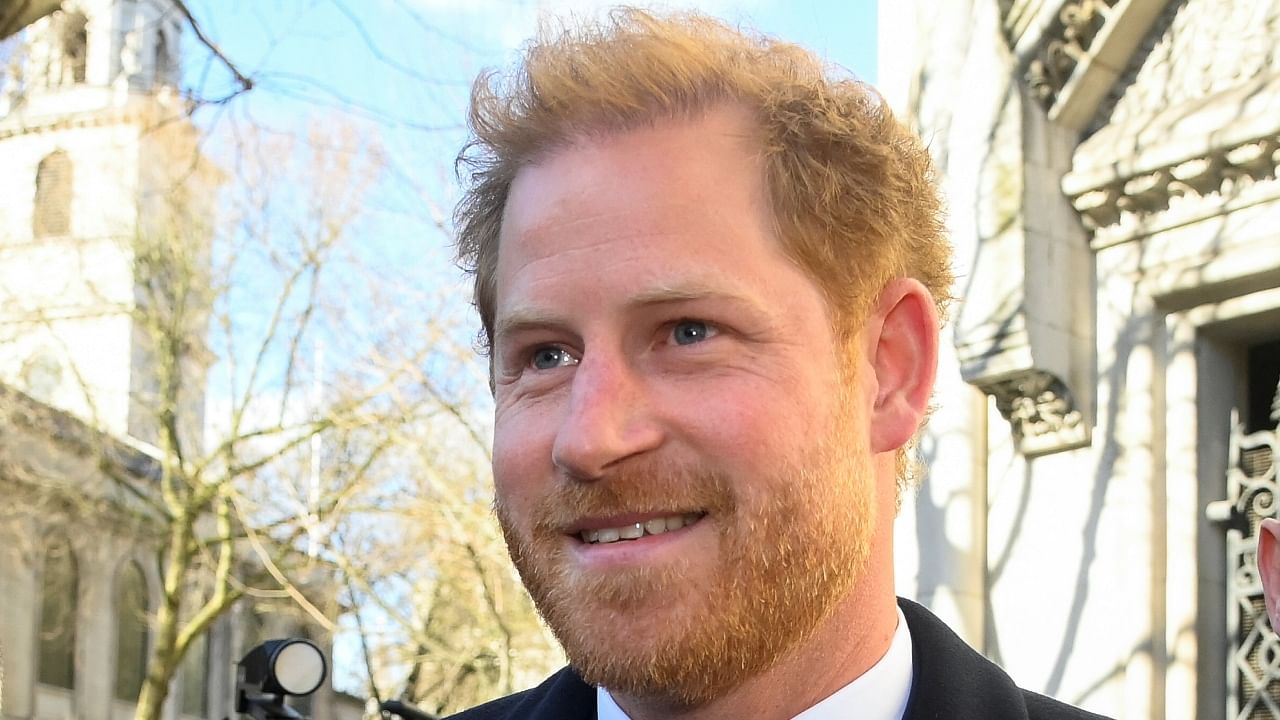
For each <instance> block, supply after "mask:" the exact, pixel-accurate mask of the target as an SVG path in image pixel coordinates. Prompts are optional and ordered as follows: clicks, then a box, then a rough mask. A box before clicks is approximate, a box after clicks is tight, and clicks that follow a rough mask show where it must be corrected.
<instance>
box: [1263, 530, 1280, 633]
mask: <svg viewBox="0 0 1280 720" xmlns="http://www.w3.org/2000/svg"><path fill="white" fill-rule="evenodd" d="M1277 542H1280V521H1277V520H1276V519H1275V518H1263V520H1262V527H1260V528H1259V529H1258V574H1259V575H1261V576H1262V594H1263V596H1264V597H1265V598H1266V600H1267V616H1268V617H1270V618H1271V627H1272V629H1276V628H1280V607H1277V605H1278V604H1280V555H1278V554H1277V553H1276V543H1277Z"/></svg>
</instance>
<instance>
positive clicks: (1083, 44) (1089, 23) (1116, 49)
mask: <svg viewBox="0 0 1280 720" xmlns="http://www.w3.org/2000/svg"><path fill="white" fill-rule="evenodd" d="M1168 2H1169V0H1040V1H1039V2H1031V1H1030V0H1020V1H1019V2H1013V3H1006V4H1005V6H1004V7H1002V10H1004V14H1003V16H1002V17H1003V26H1004V32H1005V39H1006V41H1007V42H1008V44H1009V47H1010V49H1011V50H1012V51H1013V53H1014V55H1015V56H1016V58H1017V63H1018V68H1019V70H1018V71H1017V72H1018V74H1019V75H1021V78H1022V82H1023V85H1024V86H1025V87H1026V88H1027V89H1028V92H1029V93H1030V95H1031V96H1032V97H1033V98H1035V99H1036V100H1037V101H1038V103H1039V104H1040V106H1041V107H1042V108H1043V109H1044V110H1045V111H1046V112H1047V113H1048V115H1049V119H1050V120H1052V121H1054V122H1055V123H1057V124H1059V125H1061V126H1062V127H1065V128H1068V129H1070V130H1073V131H1076V132H1079V131H1081V130H1083V129H1084V128H1085V127H1086V126H1087V125H1088V124H1089V123H1090V122H1091V121H1092V120H1093V119H1094V118H1095V116H1096V114H1097V112H1098V109H1099V107H1100V106H1101V105H1102V104H1103V103H1104V101H1105V100H1106V99H1107V97H1108V95H1109V93H1110V92H1111V91H1112V88H1113V87H1114V86H1115V84H1116V82H1117V80H1119V78H1120V72H1121V69H1123V68H1124V67H1125V66H1126V65H1128V64H1129V59H1130V57H1131V56H1132V55H1133V54H1134V52H1135V50H1137V48H1138V47H1139V46H1140V45H1141V44H1142V41H1143V39H1144V38H1145V37H1146V36H1147V32H1148V30H1149V29H1150V28H1151V27H1152V25H1153V23H1154V21H1155V20H1156V19H1157V18H1158V17H1159V16H1160V14H1161V12H1162V11H1163V10H1164V9H1165V8H1166V7H1167V4H1168ZM1175 4H1176V3H1175Z"/></svg>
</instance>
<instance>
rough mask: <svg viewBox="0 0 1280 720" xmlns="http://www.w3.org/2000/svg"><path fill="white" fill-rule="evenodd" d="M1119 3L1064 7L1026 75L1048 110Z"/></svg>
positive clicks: (1081, 2) (1072, 2) (1081, 0)
mask: <svg viewBox="0 0 1280 720" xmlns="http://www.w3.org/2000/svg"><path fill="white" fill-rule="evenodd" d="M1120 1H1121V0H1067V2H1065V3H1063V5H1062V8H1061V9H1060V10H1059V11H1058V15H1057V18H1056V21H1055V22H1054V24H1053V25H1052V26H1051V27H1050V28H1049V31H1048V32H1046V33H1045V37H1044V39H1043V40H1042V41H1041V43H1040V47H1039V50H1038V52H1037V53H1036V54H1035V57H1033V58H1032V59H1031V61H1030V62H1029V63H1027V69H1026V71H1025V72H1024V74H1023V79H1024V80H1025V81H1026V83H1027V87H1028V88H1030V89H1031V94H1032V96H1033V97H1035V98H1036V99H1037V100H1039V101H1040V104H1041V105H1043V106H1044V108H1045V109H1046V110H1048V109H1050V108H1052V107H1053V105H1054V103H1055V102H1056V101H1057V99H1058V95H1059V93H1061V92H1062V89H1063V88H1064V87H1065V86H1066V84H1067V81H1068V80H1070V79H1071V75H1072V73H1074V72H1075V69H1076V66H1077V65H1079V64H1080V62H1081V61H1082V60H1084V59H1085V58H1086V57H1087V56H1088V55H1089V49H1090V47H1091V46H1092V45H1093V42H1094V40H1095V39H1096V38H1097V37H1098V35H1099V33H1100V32H1101V31H1102V28H1103V26H1104V25H1106V24H1107V22H1108V21H1109V20H1110V19H1111V16H1112V10H1113V8H1115V6H1116V5H1117V4H1119V3H1120Z"/></svg>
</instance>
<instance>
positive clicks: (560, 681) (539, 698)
mask: <svg viewBox="0 0 1280 720" xmlns="http://www.w3.org/2000/svg"><path fill="white" fill-rule="evenodd" d="M588 705H589V708H590V717H591V718H594V717H595V688H593V687H591V686H590V685H587V684H586V683H584V682H583V681H582V679H581V678H579V677H578V674H577V673H576V672H574V671H573V669H572V668H568V667H565V668H562V669H561V670H560V671H559V672H557V673H555V674H554V675H552V676H551V677H549V678H547V679H546V680H543V681H542V684H541V685H538V686H537V687H533V688H529V689H528V690H522V691H520V692H518V693H513V694H511V695H507V696H505V697H500V698H498V699H496V700H491V701H489V702H487V703H485V704H483V705H477V706H476V707H473V708H471V709H470V710H463V711H462V712H460V713H458V714H456V715H450V716H449V717H448V718H447V719H446V720H525V719H526V718H541V717H548V718H561V717H571V716H576V715H579V714H580V713H579V711H585V710H587V708H588Z"/></svg>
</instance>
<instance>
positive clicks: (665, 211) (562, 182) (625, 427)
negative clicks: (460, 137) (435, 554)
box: [493, 110, 895, 720]
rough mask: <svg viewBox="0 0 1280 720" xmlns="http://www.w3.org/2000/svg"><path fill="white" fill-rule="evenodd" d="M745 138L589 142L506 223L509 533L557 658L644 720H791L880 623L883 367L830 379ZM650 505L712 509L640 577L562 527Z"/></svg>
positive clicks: (807, 293) (555, 158) (640, 137)
mask: <svg viewBox="0 0 1280 720" xmlns="http://www.w3.org/2000/svg"><path fill="white" fill-rule="evenodd" d="M748 128H749V125H748V124H747V122H746V120H745V119H744V118H743V117H741V116H740V115H739V114H738V113H736V112H733V111H730V110H722V111H717V112H713V113H710V114H708V116H707V117H706V118H704V119H701V120H697V121H681V122H675V121H669V122H662V123H658V124H657V125H655V126H654V127H652V128H642V129H638V130H633V131H627V132H622V133H617V134H614V135H609V136H607V137H603V138H601V137H593V138H591V139H584V140H583V141H582V142H580V143H579V144H577V145H574V146H572V147H569V148H567V149H562V150H558V151H556V152H554V153H551V154H550V155H549V156H548V157H546V158H543V159H542V160H540V161H539V162H538V163H535V164H533V165H530V166H528V167H526V168H524V169H523V170H521V171H520V173H519V174H518V175H517V177H516V180H515V182H514V184H513V186H512V190H511V194H510V197H509V200H508V204H507V208H506V214H505V217H504V224H503V233H502V238H501V244H500V248H501V249H500V253H499V260H498V267H497V274H496V280H497V295H496V316H495V337H494V380H495V401H496V415H495V437H494V461H493V465H494V478H495V482H496V491H497V495H498V505H499V516H500V519H501V520H502V523H503V529H504V533H506V536H507V539H508V543H509V545H510V546H511V548H512V554H513V558H514V559H515V560H516V563H517V566H518V567H519V569H520V570H521V574H522V577H523V578H524V580H525V582H526V584H527V585H529V587H530V590H531V592H532V593H533V595H534V597H535V600H537V601H538V604H539V608H540V610H541V611H542V612H543V614H544V615H545V616H546V617H547V618H548V622H549V624H550V625H551V626H552V628H553V629H554V630H555V631H556V633H557V636H558V637H560V639H561V641H562V643H564V644H565V645H566V650H567V652H568V654H569V656H570V659H571V661H573V662H574V664H575V666H578V667H579V669H584V667H585V668H586V670H587V672H584V674H585V675H587V679H588V680H589V681H591V680H593V678H592V676H591V672H593V670H592V668H598V672H599V673H600V674H599V675H598V677H599V678H601V679H599V680H597V681H598V682H603V683H604V684H606V685H608V686H609V687H610V688H611V690H617V692H615V695H616V696H617V697H618V698H619V701H620V702H621V703H622V704H623V706H624V709H626V710H627V711H628V713H630V714H631V716H632V717H633V718H636V720H642V719H643V718H646V717H660V716H667V717H674V716H682V717H731V716H734V715H735V713H736V714H737V716H739V717H747V716H750V717H772V716H777V717H790V716H791V715H794V714H795V713H797V712H799V711H800V710H802V709H804V708H805V707H808V706H809V705H810V704H812V703H813V702H815V701H817V700H818V699H821V698H822V697H825V696H826V695H827V694H829V693H830V692H831V691H833V690H834V689H836V688H838V687H840V686H841V685H843V684H844V683H845V682H847V681H848V680H849V679H851V678H852V677H856V676H857V674H860V673H861V672H862V671H863V670H865V669H866V668H867V667H869V666H870V665H871V664H873V663H874V662H875V660H877V659H878V658H879V653H881V652H883V649H884V647H887V642H888V637H889V636H890V635H891V634H892V631H893V626H894V622H895V621H894V617H895V616H894V609H893V594H892V568H891V565H892V563H891V554H892V548H891V539H890V538H891V521H892V515H893V504H894V496H893V491H892V485H893V481H892V465H893V459H892V455H891V453H886V452H883V451H882V450H883V449H882V448H878V447H873V446H874V445H875V440H874V439H873V434H872V433H871V432H869V430H868V427H869V420H868V418H869V416H870V413H871V411H872V404H873V403H874V402H875V400H876V392H877V390H876V386H875V378H874V373H873V372H872V371H871V368H870V367H869V366H868V364H867V363H866V362H860V363H859V365H858V367H857V368H856V369H855V371H854V372H852V373H850V372H846V371H845V370H846V369H845V368H843V367H842V365H841V362H842V356H841V354H840V353H839V352H837V348H836V345H835V338H834V335H833V332H832V330H831V321H830V316H829V314H828V310H827V307H826V304H825V301H824V299H823V295H822V293H821V291H820V290H819V288H818V286H817V285H816V284H815V283H814V282H813V280H812V279H811V278H809V277H808V276H807V275H806V274H805V273H803V272H802V271H801V270H800V269H799V268H798V267H797V266H796V265H795V264H794V263H792V262H791V261H790V260H789V259H788V258H787V257H786V255H785V253H784V252H783V249H782V246H781V244H780V242H779V240H778V239H777V238H776V237H774V235H773V230H772V223H771V222H770V219H769V215H768V212H769V210H768V204H767V199H766V193H765V188H764V184H763V180H762V170H761V167H760V165H759V163H758V160H757V158H755V157H754V154H753V152H752V149H751V148H752V146H751V140H750V139H749V137H748V135H749V133H748V132H747V130H748ZM689 323H693V324H692V325H690V324H689ZM690 340H692V341H690ZM850 374H852V376H853V381H852V382H850V377H849V376H850ZM886 479H887V481H886ZM646 486H652V487H646ZM664 500H665V501H669V502H671V503H672V504H673V505H679V504H681V503H691V502H701V503H704V504H705V505H707V506H709V507H702V508H696V509H699V510H702V511H703V512H706V513H707V515H706V517H705V518H704V520H703V521H701V522H700V523H698V524H697V525H695V526H694V527H692V528H688V529H686V530H685V531H684V532H683V533H682V534H680V535H675V534H673V535H672V537H671V538H670V539H668V540H667V541H666V542H664V543H655V544H654V545H653V546H652V547H653V549H652V550H646V551H645V552H644V553H638V554H635V555H634V557H633V556H622V555H618V554H616V553H615V554H614V555H609V554H607V552H608V551H607V550H606V551H600V550H601V547H605V546H582V545H581V544H580V543H579V542H578V540H576V539H575V538H574V537H572V536H571V534H570V533H569V532H568V529H569V526H572V523H573V516H574V515H575V512H579V511H581V513H586V512H588V510H586V509H587V508H590V509H591V511H592V512H595V511H599V512H605V510H604V509H602V508H608V509H609V511H610V512H612V511H614V510H616V511H623V510H639V509H643V510H655V511H656V510H659V509H661V508H658V507H657V506H656V505H657V504H659V503H662V502H664ZM720 501H723V502H720ZM628 503H630V504H631V505H639V504H643V505H646V507H644V508H636V507H622V506H625V505H627V504H628ZM648 505H654V507H647V506H648ZM670 509H671V510H674V511H681V512H683V511H687V510H690V509H694V508H688V507H672V508H670ZM878 519H881V520H880V521H878ZM539 523H541V525H540V524H539ZM547 528H561V529H562V530H564V531H563V532H558V531H554V530H548V529H547ZM614 550H616V548H614ZM769 624H773V625H776V627H761V626H763V625H769ZM752 633H755V635H758V636H759V637H754V636H753V637H754V639H752V638H748V639H746V640H743V641H742V643H744V644H743V645H741V647H739V646H735V645H726V644H724V643H726V642H730V641H734V638H735V637H736V636H739V635H743V636H751V635H752ZM704 636H705V637H704ZM722 636H723V637H722ZM800 640H804V642H803V643H800V642H799V641H800ZM752 643H754V644H752ZM681 653H688V657H687V658H681V657H677V658H675V659H674V660H671V662H670V663H668V664H669V666H670V667H669V668H667V669H668V670H669V671H670V672H669V673H668V674H667V675H662V673H663V672H664V671H663V670H662V668H660V667H659V664H660V663H658V660H659V659H661V660H663V661H664V662H665V661H666V660H668V659H670V656H673V655H680V654H681ZM699 653H701V654H699ZM726 653H727V654H726ZM751 653H755V654H757V655H762V656H767V657H759V658H752V657H746V656H747V655H750V654H751ZM711 658H715V659H714V660H713V659H711ZM726 658H740V660H739V663H740V665H741V667H740V668H739V669H738V670H737V671H736V674H735V671H734V669H733V668H732V667H729V668H728V669H726V670H723V671H720V670H719V669H718V666H724V665H730V666H732V665H734V662H732V661H728V660H726ZM681 661H683V662H684V665H683V666H682V665H681V664H680V662H681ZM707 665H711V666H713V668H717V669H714V670H712V671H708V672H709V673H710V674H703V673H702V670H700V666H707ZM686 666H688V667H686ZM663 667H666V665H664V666H663ZM637 668H639V670H637ZM637 672H639V673H640V674H646V673H647V678H646V679H644V681H642V680H637V681H636V682H630V679H631V678H632V676H633V675H635V674H636V673H637ZM628 673H631V674H628ZM717 673H718V674H717ZM655 678H656V679H655ZM677 680H679V681H681V682H683V683H684V686H683V687H680V688H677V689H674V690H672V691H671V692H668V693H666V694H665V695H664V692H663V688H664V687H666V685H667V684H670V683H673V682H676V681H677ZM646 682H647V684H646ZM780 685H787V686H788V690H787V692H785V693H779V692H776V690H777V688H778V687H779V686H780ZM744 713H745V714H744Z"/></svg>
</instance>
